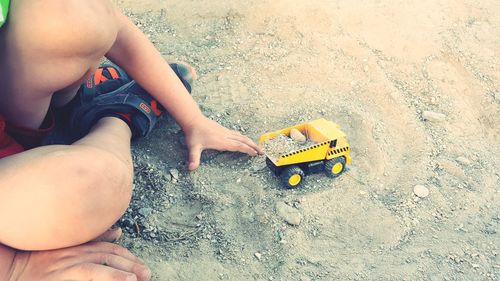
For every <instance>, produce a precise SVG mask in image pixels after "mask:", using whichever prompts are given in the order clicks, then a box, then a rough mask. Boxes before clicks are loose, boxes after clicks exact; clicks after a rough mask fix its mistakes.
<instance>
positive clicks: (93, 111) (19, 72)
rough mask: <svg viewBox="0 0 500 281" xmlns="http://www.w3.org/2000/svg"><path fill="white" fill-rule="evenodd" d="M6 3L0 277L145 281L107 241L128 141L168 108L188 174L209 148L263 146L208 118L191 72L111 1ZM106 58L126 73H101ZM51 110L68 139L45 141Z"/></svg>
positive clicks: (1, 66) (0, 62)
mask: <svg viewBox="0 0 500 281" xmlns="http://www.w3.org/2000/svg"><path fill="white" fill-rule="evenodd" d="M8 2H9V1H8V0H0V7H1V10H0V14H1V15H2V16H0V25H1V24H2V20H3V19H4V18H5V16H6V11H9V14H8V21H6V22H5V23H4V24H3V27H1V28H0V115H1V116H2V117H1V118H0V157H3V158H2V159H0V280H9V281H10V280H18V281H23V280H30V281H31V280H47V281H48V280H50V281H57V280H104V281H106V280H139V281H143V280H149V278H150V272H149V270H148V269H147V267H146V266H145V265H144V264H143V263H142V262H141V261H140V260H139V259H137V258H136V257H135V256H133V255H132V254H131V253H130V252H128V251H127V250H126V249H123V248H121V247H119V246H117V245H115V244H111V243H108V242H110V241H113V240H115V239H116V238H118V236H119V235H120V230H119V229H114V230H108V229H109V228H110V226H111V225H113V223H114V222H116V221H117V220H118V219H119V218H120V216H121V215H122V214H123V212H124V211H125V209H126V208H127V206H128V203H129V201H130V198H131V193H132V191H131V187H132V175H133V173H132V163H131V161H132V160H131V154H130V139H131V137H134V138H138V137H141V136H144V135H146V134H147V133H148V132H149V131H150V130H151V128H152V127H153V125H154V123H155V122H156V119H157V118H158V116H159V115H161V114H162V112H163V109H165V110H166V111H168V113H169V114H170V115H171V116H172V117H173V118H174V119H175V120H176V121H177V122H178V124H179V125H180V126H181V128H182V129H183V131H184V133H185V136H186V144H187V146H188V149H189V161H188V169H189V170H194V169H196V168H197V167H198V166H199V163H200V156H201V152H202V151H203V150H204V149H207V148H211V149H217V150H228V151H239V152H244V153H247V154H249V155H257V154H258V153H260V150H259V148H258V147H257V146H256V145H255V144H254V142H252V141H251V140H250V139H249V138H247V137H245V136H242V135H241V134H239V133H238V132H235V131H232V130H229V129H226V128H224V127H222V126H220V125H219V124H217V123H216V122H214V121H212V120H210V119H208V118H206V117H205V116H203V114H202V113H201V112H200V110H199V108H198V106H197V105H196V103H195V102H194V100H193V99H192V98H191V96H190V95H189V93H188V90H190V87H191V83H190V82H191V76H192V75H193V73H192V71H191V70H190V68H189V67H187V66H186V65H183V64H173V65H172V67H171V66H169V64H168V63H167V62H165V61H164V60H163V59H162V58H161V56H160V54H159V52H158V51H157V50H156V49H155V48H154V46H153V45H152V44H151V43H150V42H149V41H148V40H147V38H146V37H145V36H144V34H142V33H141V32H140V31H139V29H137V28H136V27H135V26H134V25H133V23H132V22H130V21H129V20H128V19H127V18H126V17H125V16H124V15H123V14H121V13H120V12H119V11H118V10H117V9H116V8H115V7H114V5H113V4H112V3H111V2H110V1H107V0H86V1H79V0H44V1H41V0H16V1H11V3H10V9H9V7H8V4H9V3H8ZM103 56H106V57H107V58H108V59H110V60H111V61H113V62H114V63H116V64H117V65H119V66H120V67H122V68H123V69H124V71H123V70H122V69H121V68H119V67H115V66H105V67H100V68H99V69H98V65H99V61H100V59H101V58H102V57H103ZM130 77H133V78H134V80H135V81H137V83H136V82H134V81H132V80H131V78H130ZM179 78H180V79H179ZM82 83H83V85H82ZM81 85H82V86H81ZM139 85H140V86H139ZM80 86H81V87H80ZM55 108H60V109H57V110H56V109H55ZM54 114H55V115H56V116H57V117H58V118H60V117H61V116H62V117H63V118H62V119H56V120H55V122H56V124H57V125H58V126H67V127H65V128H66V129H68V130H69V131H68V132H69V140H70V141H71V142H72V144H70V145H66V144H63V145H46V146H39V145H40V143H41V141H42V140H43V139H46V138H47V135H50V134H51V132H53V131H54V128H53V127H54ZM60 124H64V125H60ZM7 156H8V157H7ZM103 233H104V234H103ZM88 241H92V242H88Z"/></svg>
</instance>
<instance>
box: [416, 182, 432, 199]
mask: <svg viewBox="0 0 500 281" xmlns="http://www.w3.org/2000/svg"><path fill="white" fill-rule="evenodd" d="M413 193H415V195H417V196H418V197H420V198H425V197H427V196H429V189H428V188H427V187H425V186H423V185H420V184H418V185H415V187H413Z"/></svg>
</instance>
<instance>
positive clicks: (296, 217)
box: [276, 202, 302, 225]
mask: <svg viewBox="0 0 500 281" xmlns="http://www.w3.org/2000/svg"><path fill="white" fill-rule="evenodd" d="M276 212H277V213H278V215H279V216H280V217H281V218H282V219H283V220H285V221H286V222H287V223H289V224H291V225H300V222H301V220H302V218H301V216H300V212H299V210H297V209H295V208H294V207H292V206H289V205H287V204H285V202H277V203H276Z"/></svg>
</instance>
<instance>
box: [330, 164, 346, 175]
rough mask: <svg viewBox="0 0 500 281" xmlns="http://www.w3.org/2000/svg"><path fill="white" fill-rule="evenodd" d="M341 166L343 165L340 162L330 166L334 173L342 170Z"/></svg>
mask: <svg viewBox="0 0 500 281" xmlns="http://www.w3.org/2000/svg"><path fill="white" fill-rule="evenodd" d="M343 167H344V165H342V163H336V164H335V165H333V167H332V173H334V174H335V175H336V174H338V173H340V172H342V168H343Z"/></svg>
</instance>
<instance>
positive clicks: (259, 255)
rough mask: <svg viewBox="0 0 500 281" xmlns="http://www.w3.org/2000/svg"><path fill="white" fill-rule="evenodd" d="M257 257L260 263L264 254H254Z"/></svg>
mask: <svg viewBox="0 0 500 281" xmlns="http://www.w3.org/2000/svg"><path fill="white" fill-rule="evenodd" d="M253 255H254V256H255V258H256V259H258V260H259V261H260V260H261V259H262V254H261V253H259V252H257V253H255V254H253Z"/></svg>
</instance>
